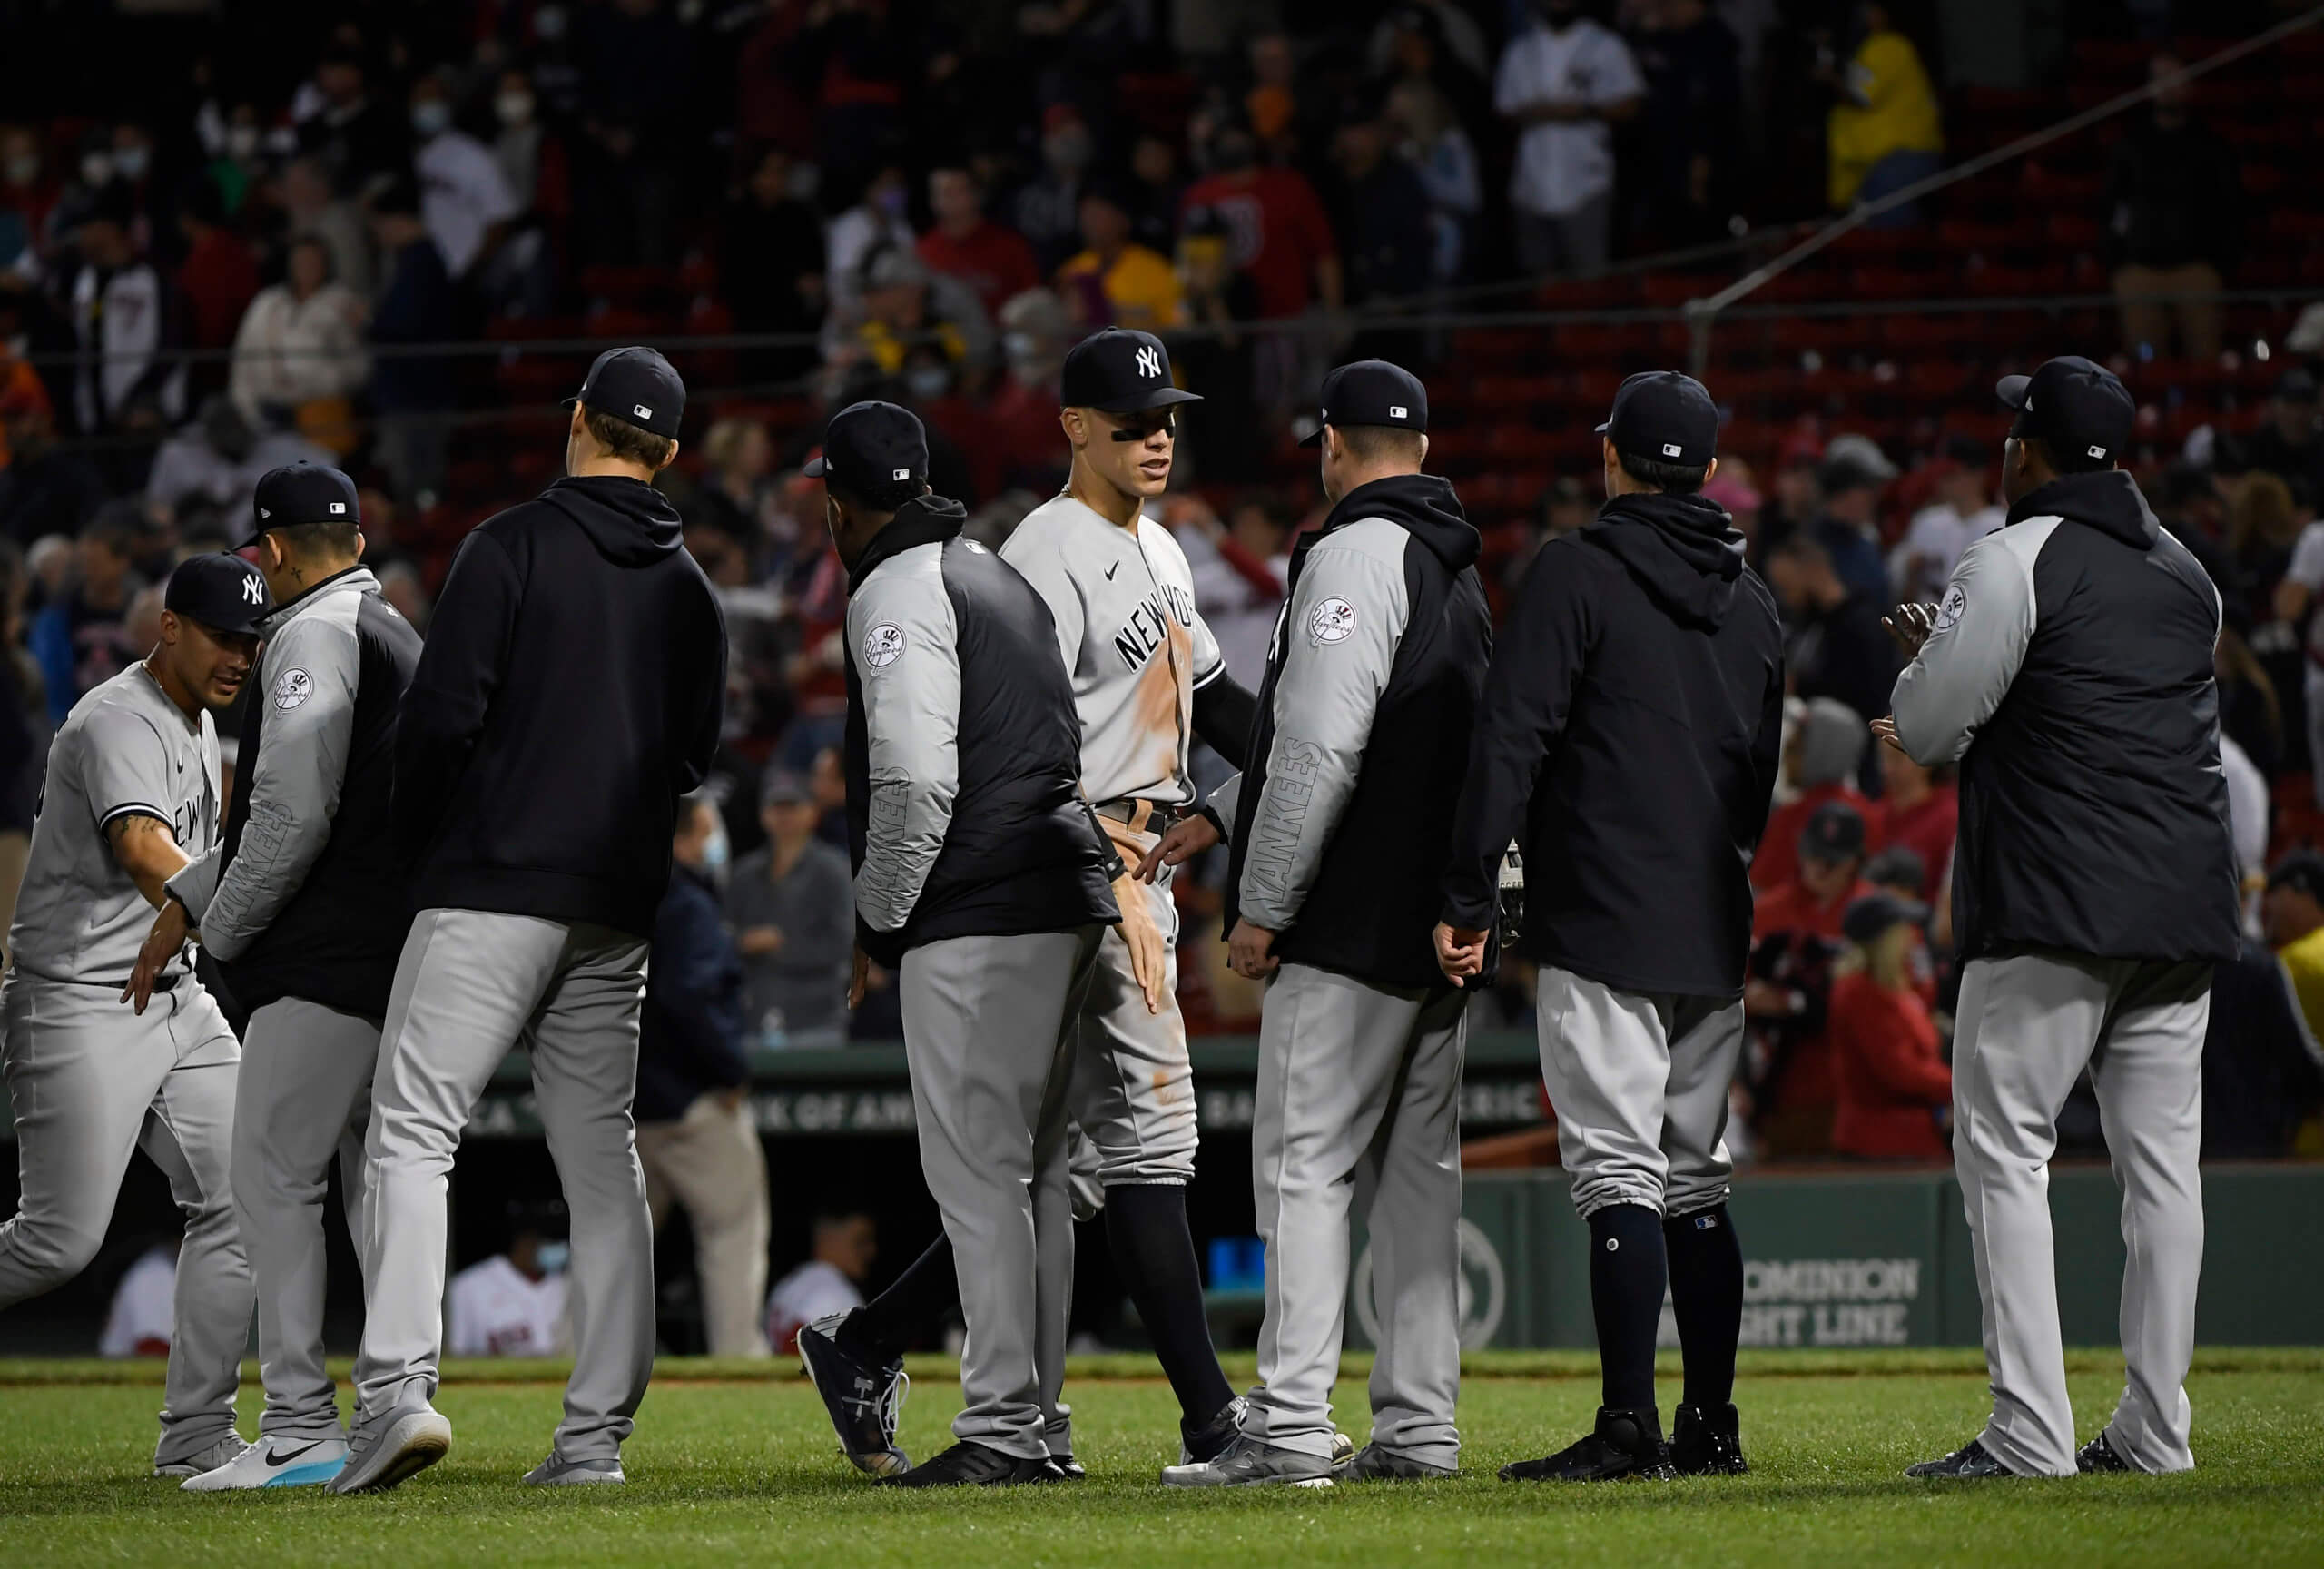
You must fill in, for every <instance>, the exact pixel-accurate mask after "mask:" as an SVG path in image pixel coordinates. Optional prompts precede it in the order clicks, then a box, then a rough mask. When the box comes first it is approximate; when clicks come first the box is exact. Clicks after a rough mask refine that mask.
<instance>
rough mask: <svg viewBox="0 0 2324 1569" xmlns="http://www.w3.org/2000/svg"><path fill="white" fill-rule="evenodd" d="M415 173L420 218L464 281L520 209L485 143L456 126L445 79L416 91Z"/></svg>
mask: <svg viewBox="0 0 2324 1569" xmlns="http://www.w3.org/2000/svg"><path fill="white" fill-rule="evenodd" d="M411 133H412V140H413V148H412V157H411V163H412V172H413V173H414V174H415V175H416V176H417V177H418V179H419V187H420V205H419V213H420V218H421V221H422V222H425V223H426V224H427V225H428V235H429V237H430V238H432V239H433V240H434V241H435V242H436V249H437V250H438V252H441V253H442V255H443V258H444V265H445V266H446V267H448V268H449V269H450V270H451V273H452V276H453V277H455V278H462V277H466V276H467V275H468V270H469V269H470V268H472V267H474V266H475V265H476V263H477V260H478V257H480V256H481V255H483V254H484V252H485V251H486V250H487V248H488V247H489V246H491V245H492V244H494V243H496V242H497V241H498V239H499V230H500V227H501V226H502V225H503V224H505V223H507V222H508V220H510V219H511V218H514V217H515V216H516V215H517V212H519V211H521V210H522V209H521V208H520V206H519V204H518V202H517V199H516V197H515V196H513V195H512V194H510V192H509V190H508V183H507V181H506V180H505V179H503V178H502V177H501V173H500V164H499V163H498V161H497V159H495V158H494V156H493V154H492V153H491V152H490V151H489V150H488V149H487V148H486V146H485V145H484V143H481V142H479V141H478V140H477V139H476V138H475V137H473V136H471V135H469V134H468V133H467V132H465V131H462V130H460V129H459V128H458V126H456V125H454V124H453V123H452V99H451V94H450V91H449V89H448V87H447V86H446V84H445V83H444V80H443V78H442V77H440V76H437V75H428V76H422V77H421V78H420V79H419V81H417V82H415V83H413V84H412V86H411Z"/></svg>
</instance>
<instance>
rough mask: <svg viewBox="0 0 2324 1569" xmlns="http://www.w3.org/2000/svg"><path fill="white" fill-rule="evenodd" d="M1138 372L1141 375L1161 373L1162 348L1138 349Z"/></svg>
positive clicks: (1157, 374)
mask: <svg viewBox="0 0 2324 1569" xmlns="http://www.w3.org/2000/svg"><path fill="white" fill-rule="evenodd" d="M1137 373H1138V374H1139V375H1141V376H1159V375H1161V374H1162V350H1159V349H1141V350H1138V351H1137Z"/></svg>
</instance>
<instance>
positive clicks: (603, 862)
mask: <svg viewBox="0 0 2324 1569" xmlns="http://www.w3.org/2000/svg"><path fill="white" fill-rule="evenodd" d="M725 687H726V624H725V618H724V615H723V614H722V613H721V611H720V609H719V606H718V598H717V596H716V594H714V592H713V591H712V589H711V587H710V582H709V579H708V578H706V577H704V576H703V574H702V568H701V567H697V566H695V565H694V558H692V557H691V556H689V555H687V554H686V553H685V551H684V548H682V547H681V545H680V543H679V519H678V514H677V512H676V510H675V508H672V507H671V505H670V503H669V502H668V501H667V500H666V499H665V498H664V497H663V496H662V493H661V492H660V491H658V490H655V488H653V487H652V486H650V485H646V484H644V483H642V482H640V481H638V480H635V479H620V478H615V477H596V478H589V479H560V480H558V481H557V482H556V484H554V485H552V486H550V487H549V488H547V490H545V491H543V492H541V494H540V495H539V496H538V497H537V498H534V499H533V500H531V501H527V502H526V503H524V504H523V505H521V506H517V507H512V508H509V509H508V510H507V511H506V512H502V513H499V514H497V515H496V516H494V517H492V518H487V519H486V520H485V521H484V522H483V523H481V524H479V525H478V527H477V528H476V530H475V531H474V532H473V533H471V534H470V535H469V536H468V538H467V539H465V540H463V541H462V542H461V545H460V550H459V554H458V556H457V557H455V558H453V561H452V571H451V575H450V577H448V578H447V579H446V580H445V583H444V592H443V595H442V597H440V598H439V599H438V602H437V606H436V613H435V616H434V617H433V618H432V619H431V620H430V622H429V625H428V643H427V646H426V647H425V648H424V649H422V650H421V653H420V656H419V669H418V670H417V671H416V672H415V673H414V675H413V676H412V681H411V686H410V689H409V691H407V692H406V693H405V695H404V700H403V713H402V717H401V720H400V722H399V725H398V726H397V731H396V764H395V810H394V822H395V841H396V849H397V852H398V854H399V855H400V856H401V858H402V860H403V862H404V863H405V864H406V865H407V866H408V867H409V868H410V871H411V876H412V899H413V904H414V908H416V909H419V910H428V909H438V908H450V909H463V910H490V911H496V912H499V913H505V914H511V915H537V916H542V917H544V918H546V919H548V920H553V921H565V922H591V923H596V924H599V925H604V926H610V927H612V928H614V929H615V930H616V931H620V932H625V933H632V934H634V935H636V936H640V937H645V936H649V935H651V933H653V930H654V916H655V909H656V908H657V907H658V906H659V905H660V903H661V902H662V895H663V893H664V892H665V890H666V889H667V888H668V887H669V883H670V840H671V835H672V832H673V830H674V828H675V824H676V821H677V803H678V798H679V797H680V796H682V795H684V794H686V793H687V792H689V791H691V790H694V789H695V788H697V787H698V786H699V785H701V784H702V782H703V780H704V777H705V776H706V775H708V773H709V769H710V760H711V755H712V753H713V752H714V750H715V748H716V746H717V745H718V732H719V725H720V720H721V716H722V714H723V710H724V700H725Z"/></svg>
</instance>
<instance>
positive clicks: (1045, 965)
mask: <svg viewBox="0 0 2324 1569" xmlns="http://www.w3.org/2000/svg"><path fill="white" fill-rule="evenodd" d="M806 472H807V474H808V475H809V476H810V477H811V478H812V477H816V476H820V477H822V479H823V480H824V483H825V493H824V510H825V516H826V518H827V520H828V522H829V524H830V528H831V533H832V543H833V545H834V546H835V547H836V548H838V551H839V558H840V561H841V564H842V565H843V566H844V567H847V569H848V607H847V645H848V669H847V687H848V714H847V737H846V766H847V775H848V779H847V785H848V789H847V799H848V835H849V840H850V848H851V851H852V856H853V859H854V862H855V890H856V893H855V908H856V930H857V943H858V946H857V950H856V984H855V991H856V992H857V995H858V996H859V997H860V995H861V991H862V975H863V972H864V968H865V966H866V964H867V963H869V962H874V961H876V962H879V963H881V964H882V965H887V966H891V967H893V968H894V969H895V970H896V972H897V977H898V981H899V984H900V993H899V994H900V998H901V1002H902V1005H903V1016H904V1051H905V1055H906V1057H907V1058H908V1060H909V1061H910V1064H911V1088H912V1110H913V1113H914V1116H915V1118H916V1120H917V1121H918V1124H919V1128H920V1155H921V1166H922V1168H923V1169H925V1171H926V1173H927V1178H928V1187H929V1191H930V1192H931V1193H933V1194H934V1195H935V1196H936V1201H937V1204H938V1207H939V1208H940V1209H941V1210H942V1211H943V1215H944V1231H945V1235H946V1236H947V1237H948V1238H950V1241H951V1244H952V1249H953V1253H954V1256H955V1257H956V1258H958V1259H959V1260H960V1270H959V1278H960V1306H961V1310H962V1313H963V1315H964V1317H966V1319H967V1321H968V1340H967V1344H966V1346H965V1347H963V1349H962V1351H961V1355H960V1388H961V1393H962V1395H963V1396H964V1397H965V1399H966V1409H964V1410H963V1411H962V1412H961V1413H960V1416H959V1418H958V1419H956V1420H955V1421H954V1422H953V1424H952V1433H953V1436H954V1437H955V1438H956V1439H958V1440H959V1441H958V1442H957V1443H955V1444H954V1445H953V1446H951V1447H950V1449H947V1450H945V1451H944V1452H943V1453H942V1454H941V1455H939V1456H936V1457H935V1458H933V1459H931V1460H929V1461H927V1462H925V1463H923V1464H921V1465H917V1466H912V1467H911V1468H909V1469H905V1470H901V1471H898V1472H894V1473H893V1474H891V1475H887V1476H885V1477H884V1478H883V1480H884V1482H885V1483H886V1484H887V1485H901V1486H906V1487H943V1486H958V1485H983V1486H1005V1485H1015V1484H1019V1483H1028V1482H1050V1481H1057V1480H1059V1479H1060V1477H1061V1473H1060V1471H1059V1467H1058V1466H1057V1465H1056V1464H1055V1463H1054V1461H1053V1459H1052V1453H1051V1450H1050V1447H1049V1426H1050V1414H1051V1412H1052V1411H1053V1410H1054V1409H1055V1406H1056V1391H1057V1386H1058V1383H1059V1380H1060V1379H1061V1378H1062V1377H1063V1369H1062V1362H1063V1357H1064V1349H1065V1309H1066V1307H1067V1301H1066V1298H1065V1297H1064V1295H1063V1294H1062V1293H1059V1292H1055V1291H1049V1290H1045V1289H1044V1283H1043V1282H1042V1281H1041V1280H1040V1278H1039V1277H1040V1274H1041V1272H1042V1271H1043V1270H1045V1269H1047V1268H1050V1267H1051V1260H1053V1259H1054V1258H1056V1257H1057V1248H1056V1247H1055V1244H1054V1242H1053V1238H1054V1236H1055V1234H1056V1233H1059V1232H1066V1233H1068V1234H1069V1232H1070V1230H1071V1229H1072V1225H1073V1206H1072V1199H1071V1195H1070V1192H1069V1190H1068V1168H1067V1152H1066V1092H1067V1089H1068V1082H1069V1076H1070V1074H1071V1072H1072V1071H1073V1066H1074V1063H1073V1056H1072V1045H1073V1036H1074V1029H1075V1021H1076V1019H1077V1018H1078V1015H1079V1012H1080V1004H1081V999H1082V996H1083V994H1084V993H1085V992H1087V991H1088V988H1089V985H1090V983H1091V980H1092V978H1093V976H1094V975H1095V974H1096V972H1097V970H1098V942H1099V937H1100V933H1101V932H1102V930H1103V927H1104V926H1106V925H1109V924H1114V923H1118V921H1119V919H1120V912H1119V911H1118V908H1117V906H1116V903H1115V900H1114V894H1113V892H1112V890H1111V889H1110V887H1109V886H1108V884H1109V883H1111V882H1112V881H1113V880H1114V879H1115V878H1116V877H1117V876H1119V875H1120V874H1121V872H1122V867H1121V863H1120V858H1119V857H1118V855H1116V854H1114V851H1113V848H1112V845H1111V844H1110V843H1109V842H1108V840H1107V838H1106V836H1105V835H1104V834H1101V833H1100V832H1099V831H1098V826H1097V819H1096V818H1095V816H1094V815H1092V814H1091V813H1090V811H1089V807H1088V803H1087V802H1086V801H1084V800H1082V799H1081V796H1080V794H1079V791H1078V772H1079V755H1080V736H1079V732H1078V725H1076V722H1075V719H1076V716H1075V714H1074V709H1073V693H1072V689H1071V687H1070V686H1069V685H1068V683H1067V681H1066V679H1065V676H1064V672H1063V671H1061V670H1059V667H1058V664H1057V661H1056V660H1055V658H1053V657H1052V656H1051V650H1052V648H1053V647H1054V646H1055V645H1054V643H1053V642H1052V638H1053V636H1054V632H1053V629H1052V628H1051V627H1050V626H1049V612H1048V610H1047V608H1046V607H1044V606H1043V605H1042V603H1041V600H1040V597H1039V595H1037V594H1035V593H1034V592H1033V591H1032V589H1031V588H1029V587H1027V585H1026V583H1025V580H1024V579H1023V578H1022V577H1019V576H1018V575H1017V574H1016V573H1014V572H1012V571H1010V570H1009V568H1008V567H1005V566H1003V565H1002V564H1001V563H1000V560H999V559H998V558H995V557H994V556H993V555H992V553H991V552H990V551H988V550H987V549H985V548H984V547H983V546H981V545H979V544H977V543H975V542H974V541H973V540H968V539H963V538H961V537H960V527H961V524H962V523H963V522H965V521H966V519H967V512H966V510H965V509H964V508H962V507H961V506H960V503H959V502H957V501H948V500H945V499H943V498H939V497H936V496H931V495H930V494H929V493H928V480H927V474H928V438H927V434H926V432H925V431H924V430H923V429H922V428H921V423H920V420H919V419H917V418H916V417H914V416H913V415H912V414H911V412H910V411H909V410H903V409H900V408H897V407H896V406H895V405H894V404H892V403H877V402H873V403H857V404H852V405H851V406H850V407H848V408H846V409H843V410H841V411H840V412H839V413H838V414H836V415H834V416H832V421H831V426H830V429H829V431H828V433H827V434H826V436H825V437H824V441H823V455H822V457H821V458H818V459H815V460H814V461H813V462H812V463H810V464H809V465H808V467H807V469H806ZM1132 935H1133V939H1134V938H1135V937H1136V935H1137V934H1136V933H1133V934H1132ZM1144 950H1145V951H1144V952H1143V954H1142V955H1141V957H1140V961H1139V968H1140V971H1141V972H1143V974H1144V975H1145V976H1146V978H1147V982H1148V983H1150V984H1156V985H1158V984H1159V977H1158V975H1157V973H1156V972H1157V971H1158V969H1159V966H1160V964H1161V962H1162V959H1163V953H1162V951H1161V944H1160V942H1159V941H1158V938H1157V934H1155V933H1152V932H1150V931H1149V932H1147V933H1146V934H1145V942H1144ZM1067 1257H1068V1258H1069V1257H1070V1254H1069V1251H1068V1254H1067ZM809 1368H810V1370H811V1371H814V1370H815V1364H813V1363H812V1362H811V1363H810V1364H809ZM819 1377H820V1375H819ZM829 1394H830V1392H829V1391H827V1392H826V1396H827V1397H828V1396H829Z"/></svg>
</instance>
